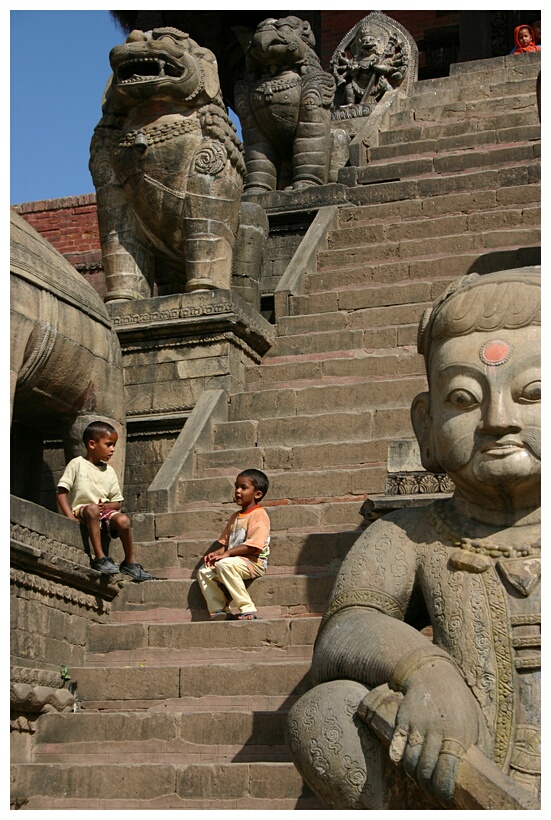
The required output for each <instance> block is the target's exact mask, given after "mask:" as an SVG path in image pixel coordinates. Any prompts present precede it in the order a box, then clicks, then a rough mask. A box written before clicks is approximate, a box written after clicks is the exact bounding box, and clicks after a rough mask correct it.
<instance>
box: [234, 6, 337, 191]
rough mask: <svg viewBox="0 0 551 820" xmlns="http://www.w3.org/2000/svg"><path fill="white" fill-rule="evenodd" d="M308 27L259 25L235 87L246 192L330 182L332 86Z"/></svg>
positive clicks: (293, 22) (290, 21)
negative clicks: (328, 180) (241, 74)
mask: <svg viewBox="0 0 551 820" xmlns="http://www.w3.org/2000/svg"><path fill="white" fill-rule="evenodd" d="M315 42H316V41H315V38H314V35H313V33H312V29H311V28H310V24H309V23H307V22H305V21H304V20H300V19H299V18H298V17H293V16H291V17H283V18H281V19H280V20H275V19H273V18H269V19H267V20H264V21H263V22H262V23H260V24H259V25H258V27H257V29H256V32H255V34H254V36H253V38H252V40H251V41H250V43H249V45H248V47H247V54H246V67H247V70H246V74H245V76H244V78H243V79H242V80H240V81H239V82H238V83H237V84H236V87H235V104H236V107H237V113H238V114H239V118H240V120H241V125H242V127H243V142H244V143H245V162H246V166H247V176H246V181H245V192H246V193H263V192H266V191H274V190H281V189H284V188H286V187H289V188H294V189H297V188H304V187H307V186H309V185H322V184H324V183H326V182H327V179H328V173H329V161H330V155H331V122H330V118H331V117H330V108H331V103H332V102H333V97H334V94H335V81H334V79H333V77H332V76H331V75H330V74H328V73H327V72H326V71H323V69H322V67H321V64H320V61H319V58H318V56H317V55H316V53H315V51H314V46H315Z"/></svg>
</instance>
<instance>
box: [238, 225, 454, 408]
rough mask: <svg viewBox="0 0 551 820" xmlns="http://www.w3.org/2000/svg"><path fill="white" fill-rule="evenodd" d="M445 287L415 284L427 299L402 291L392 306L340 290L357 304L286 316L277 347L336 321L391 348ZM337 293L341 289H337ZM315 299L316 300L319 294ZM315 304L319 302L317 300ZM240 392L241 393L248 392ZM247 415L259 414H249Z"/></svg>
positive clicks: (382, 293) (280, 324) (320, 331)
mask: <svg viewBox="0 0 551 820" xmlns="http://www.w3.org/2000/svg"><path fill="white" fill-rule="evenodd" d="M459 238H460V237H459ZM353 253H354V252H353ZM444 286H445V283H444V282H441V283H440V284H438V283H436V284H435V287H434V288H433V289H431V286H430V284H425V285H424V286H423V285H422V286H421V287H415V286H414V285H413V284H412V291H415V292H419V294H420V295H421V296H424V297H425V298H424V299H422V300H419V301H411V302H405V303H400V302H399V301H398V297H399V295H400V294H399V292H397V295H396V297H395V301H394V302H393V300H392V299H391V300H390V301H391V304H389V305H384V304H383V305H378V304H376V300H374V301H375V304H372V305H370V304H369V299H366V296H368V295H369V294H368V293H367V294H366V293H365V292H364V293H363V294H361V297H359V296H358V294H357V293H356V294H351V295H347V293H346V292H339V296H338V298H339V300H342V302H343V303H344V304H346V303H349V304H350V305H353V304H354V302H356V305H357V307H355V308H354V307H350V308H349V309H348V310H345V309H344V308H343V309H341V310H340V311H333V312H329V313H311V314H305V315H303V316H297V315H294V316H282V317H281V319H280V320H279V322H278V330H279V331H280V333H281V335H280V336H279V337H278V340H277V348H276V349H277V351H279V350H281V349H283V345H284V340H285V339H286V337H293V338H295V339H296V337H297V336H301V335H302V334H303V333H305V334H310V335H311V336H314V335H319V336H323V334H324V333H329V332H330V330H329V328H330V327H331V325H333V324H334V325H337V324H341V325H342V326H341V327H340V328H335V332H339V331H340V332H341V333H344V332H346V331H349V332H354V331H364V337H363V340H362V341H363V347H367V348H372V349H378V348H381V347H387V345H385V337H386V336H387V335H388V336H389V338H391V339H392V341H393V342H394V343H395V344H397V340H396V336H395V334H392V329H393V328H396V327H400V326H401V325H408V324H413V323H417V322H419V320H420V318H421V316H422V315H423V311H424V310H425V308H426V307H428V306H429V305H430V304H431V303H432V300H433V296H432V293H434V294H435V295H436V294H437V293H440V292H441V291H442V290H443V288H444ZM335 293H337V292H336V291H335ZM376 295H379V296H381V298H382V299H383V300H384V298H385V290H384V288H383V289H382V290H381V291H380V292H379V294H376ZM312 298H313V299H314V300H315V296H314V297H312ZM362 301H363V302H365V301H367V302H368V305H367V307H364V308H361V307H360V305H359V303H360V302H362ZM314 304H316V302H315V301H314ZM324 328H325V330H324ZM369 341H371V344H369ZM388 347H391V345H388ZM238 395H240V396H241V395H244V394H238ZM279 405H280V407H283V406H287V405H285V399H283V398H282V399H280V401H279ZM231 413H232V407H231V405H230V414H231ZM273 415H274V416H277V415H289V414H288V413H286V412H278V411H277V409H276V410H275V412H274V414H273ZM233 418H235V416H233ZM245 418H255V417H254V416H248V417H247V416H245Z"/></svg>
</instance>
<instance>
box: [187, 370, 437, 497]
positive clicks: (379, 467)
mask: <svg viewBox="0 0 551 820" xmlns="http://www.w3.org/2000/svg"><path fill="white" fill-rule="evenodd" d="M422 383H423V384H424V381H423V382H422ZM418 392H420V391H419V390H417V391H415V392H413V393H412V394H411V397H410V396H409V394H407V398H406V399H404V400H403V401H402V402H400V403H399V405H398V406H399V407H404V408H405V407H407V408H409V407H410V405H411V398H412V397H414V396H415V395H416V394H417V393H418ZM314 424H315V422H314ZM334 437H335V434H333V439H334ZM385 474H386V460H385V461H379V462H373V463H371V462H370V463H369V464H368V465H366V466H356V467H353V468H349V467H345V468H341V467H333V468H331V469H329V468H325V469H320V470H300V471H299V470H292V471H286V472H283V473H275V472H272V473H271V474H270V477H269V478H270V501H271V502H272V503H273V502H274V501H278V502H281V501H285V502H286V503H291V504H292V503H294V502H296V501H304V500H306V499H310V500H314V499H315V500H318V499H326V498H332V497H337V498H344V497H349V498H352V497H354V496H357V498H358V501H359V503H360V504H361V503H362V502H361V499H363V496H364V495H365V494H369V493H378V492H382V491H383V490H384V477H385ZM234 481H235V473H233V471H232V475H231V476H214V477H211V478H193V479H187V480H182V481H181V482H180V483H179V485H178V496H177V504H178V505H179V506H180V505H183V504H190V503H193V502H194V501H204V500H205V499H209V498H210V499H212V500H216V501H226V502H228V503H229V502H230V501H231V500H232V499H233V492H234ZM360 497H361V498H360Z"/></svg>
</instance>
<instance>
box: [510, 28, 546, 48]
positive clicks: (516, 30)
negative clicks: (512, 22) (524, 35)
mask: <svg viewBox="0 0 551 820" xmlns="http://www.w3.org/2000/svg"><path fill="white" fill-rule="evenodd" d="M521 28H527V29H528V31H529V32H530V35H531V37H532V42H531V43H529V44H528V45H527V46H521V44H520V42H519V39H518V35H519V31H520V30H521ZM515 46H516V48H515V50H514V51H513V54H526V53H527V52H528V51H541V48H540V47H539V46H537V45H536V44H535V42H534V32H533V31H532V29H531V27H530V26H517V27H516V29H515Z"/></svg>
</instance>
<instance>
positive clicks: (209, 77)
mask: <svg viewBox="0 0 551 820" xmlns="http://www.w3.org/2000/svg"><path fill="white" fill-rule="evenodd" d="M202 51H203V52H204V56H203V81H204V86H203V90H204V91H205V93H206V94H207V95H208V96H209V97H210V99H211V100H212V99H214V97H216V95H217V94H219V93H220V79H219V76H218V63H217V62H216V57H215V56H214V54H213V53H212V51H209V50H208V48H204V49H202Z"/></svg>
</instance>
